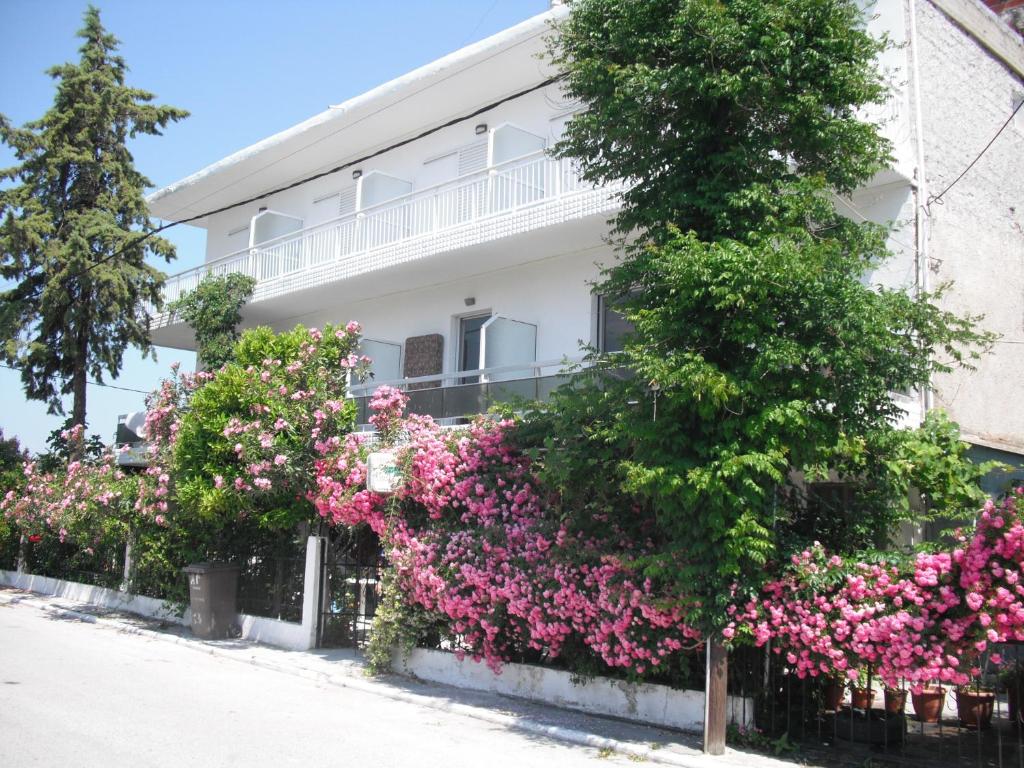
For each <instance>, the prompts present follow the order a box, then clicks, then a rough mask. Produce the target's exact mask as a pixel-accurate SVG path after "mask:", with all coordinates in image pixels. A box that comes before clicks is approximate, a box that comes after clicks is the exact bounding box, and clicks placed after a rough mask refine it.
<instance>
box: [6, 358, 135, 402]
mask: <svg viewBox="0 0 1024 768" xmlns="http://www.w3.org/2000/svg"><path fill="white" fill-rule="evenodd" d="M0 368H6V369H7V370H9V371H18V372H19V373H21V370H22V369H21V368H17V367H15V366H13V365H4V364H3V363H0ZM85 383H86V384H90V385H92V386H94V387H106V388H107V389H120V390H121V391H123V392H138V393H139V394H140V395H148V394H150V391H149V390H146V389H132V388H131V387H119V386H118V385H117V384H104V383H103V382H102V381H89V380H86V382H85Z"/></svg>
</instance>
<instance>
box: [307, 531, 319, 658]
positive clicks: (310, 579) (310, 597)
mask: <svg viewBox="0 0 1024 768" xmlns="http://www.w3.org/2000/svg"><path fill="white" fill-rule="evenodd" d="M323 551H324V539H323V537H321V536H310V537H309V538H308V539H306V570H305V573H304V575H303V580H302V630H303V639H304V640H305V641H306V648H316V642H317V630H318V629H319V625H320V569H321V564H322V563H323Z"/></svg>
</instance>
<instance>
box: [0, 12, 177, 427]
mask: <svg viewBox="0 0 1024 768" xmlns="http://www.w3.org/2000/svg"><path fill="white" fill-rule="evenodd" d="M78 34H79V36H80V37H81V38H82V39H83V40H84V43H83V44H82V47H81V48H80V49H79V50H80V54H81V58H80V59H79V61H78V63H75V64H71V63H68V64H62V65H60V66H56V67H53V68H52V69H51V70H49V74H50V76H51V77H53V79H54V80H55V81H56V82H57V86H56V95H55V98H54V102H53V106H52V107H51V108H50V109H49V110H48V111H47V112H46V114H44V115H43V116H42V117H41V118H40V119H38V120H35V121H33V122H30V123H28V124H27V125H26V126H24V127H23V128H16V127H14V126H12V125H11V124H10V122H9V121H8V120H7V119H5V118H3V117H0V139H2V140H3V141H4V143H6V144H7V145H8V146H10V147H11V149H12V150H13V152H14V155H15V156H16V157H17V159H18V161H19V164H18V165H16V166H14V167H12V168H8V169H6V170H3V171H0V180H4V181H8V182H11V183H10V184H9V185H8V186H7V187H6V188H4V189H2V190H0V257H2V263H0V275H2V276H3V277H4V278H6V279H7V280H10V281H13V282H15V283H16V286H15V287H14V288H11V289H9V290H6V291H4V292H2V293H0V323H2V324H3V331H4V334H5V340H6V342H5V346H4V348H3V355H4V357H5V358H6V359H7V361H8V362H10V363H11V364H14V365H17V366H18V367H19V368H20V369H21V372H22V374H21V377H22V383H23V385H24V388H25V394H26V396H27V397H29V398H30V399H34V400H42V401H45V402H46V403H48V405H49V407H50V410H51V412H55V413H62V412H63V409H62V404H61V397H62V396H63V395H67V394H70V395H71V396H72V398H73V407H72V414H71V420H72V422H73V423H76V424H84V423H85V414H86V380H87V377H88V376H92V377H94V378H95V379H98V380H102V378H103V375H104V374H110V375H111V376H116V375H117V374H118V372H119V370H120V367H121V360H122V355H123V353H124V351H125V349H126V348H127V347H129V346H135V347H138V348H139V349H141V350H142V351H143V353H147V352H148V351H149V350H150V348H151V347H150V340H149V319H150V318H149V315H148V313H147V310H146V304H147V303H149V304H150V305H152V306H154V307H159V306H160V305H161V299H160V289H161V286H162V284H163V277H164V276H163V274H162V273H161V272H160V271H159V270H157V269H156V268H154V267H153V266H151V265H149V264H147V263H146V258H147V256H156V257H159V258H163V259H165V260H168V261H169V260H170V259H172V258H173V257H174V248H173V246H172V245H171V243H170V242H168V241H167V240H164V239H161V238H159V237H155V236H149V233H150V232H152V229H153V225H152V224H151V222H150V220H149V217H148V214H147V209H146V202H145V199H144V196H143V191H144V190H145V188H146V187H147V186H148V185H149V184H150V182H149V181H148V180H147V179H146V178H145V177H144V176H143V175H142V174H140V173H139V172H138V171H137V170H136V169H135V166H134V162H133V158H132V155H131V153H130V152H129V151H128V147H127V142H128V141H129V140H130V139H132V138H134V137H136V136H138V135H147V134H148V135H159V134H160V133H161V129H163V128H164V127H165V126H166V125H167V124H168V123H169V122H171V121H175V120H180V119H182V118H184V117H185V116H186V115H187V113H186V112H185V111H183V110H180V109H176V108H174V107H169V106H159V105H156V104H153V103H151V102H152V101H153V98H154V96H153V94H151V93H148V92H146V91H143V90H139V89H137V88H132V87H129V86H128V85H126V84H125V74H126V72H127V67H126V65H125V62H124V59H122V58H121V57H120V56H118V55H117V54H116V51H117V46H118V41H117V39H116V38H115V37H114V36H113V35H110V34H108V33H107V32H106V31H105V30H104V28H103V26H102V24H101V23H100V15H99V11H98V10H97V9H96V8H94V7H90V8H89V9H88V10H87V11H86V13H85V26H84V27H83V29H82V30H81V31H80V32H79V33H78Z"/></svg>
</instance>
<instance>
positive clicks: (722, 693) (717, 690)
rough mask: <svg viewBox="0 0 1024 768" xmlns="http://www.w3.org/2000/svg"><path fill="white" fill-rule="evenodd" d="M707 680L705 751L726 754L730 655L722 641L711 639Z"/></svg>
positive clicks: (708, 647)
mask: <svg viewBox="0 0 1024 768" xmlns="http://www.w3.org/2000/svg"><path fill="white" fill-rule="evenodd" d="M707 656H708V664H707V678H706V681H705V686H704V751H705V752H706V753H707V754H709V755H724V754H725V725H726V719H727V706H726V703H727V699H728V695H729V692H728V686H727V680H728V669H729V666H728V665H729V655H728V651H726V648H725V646H724V645H723V644H722V641H721V640H718V639H709V640H708V645H707Z"/></svg>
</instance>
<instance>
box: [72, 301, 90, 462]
mask: <svg viewBox="0 0 1024 768" xmlns="http://www.w3.org/2000/svg"><path fill="white" fill-rule="evenodd" d="M88 355H89V322H88V317H85V318H83V322H82V324H81V325H80V326H79V328H78V337H77V338H76V340H75V372H74V374H73V375H72V377H71V396H72V398H73V400H72V403H73V405H72V408H71V425H72V426H78V425H79V424H81V425H82V434H81V435H79V437H78V439H77V440H76V441H75V444H74V445H72V446H71V460H72V461H80V460H81V459H82V456H83V455H84V454H85V394H86V392H85V389H86V387H85V384H86V370H85V368H86V362H87V361H88Z"/></svg>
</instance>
